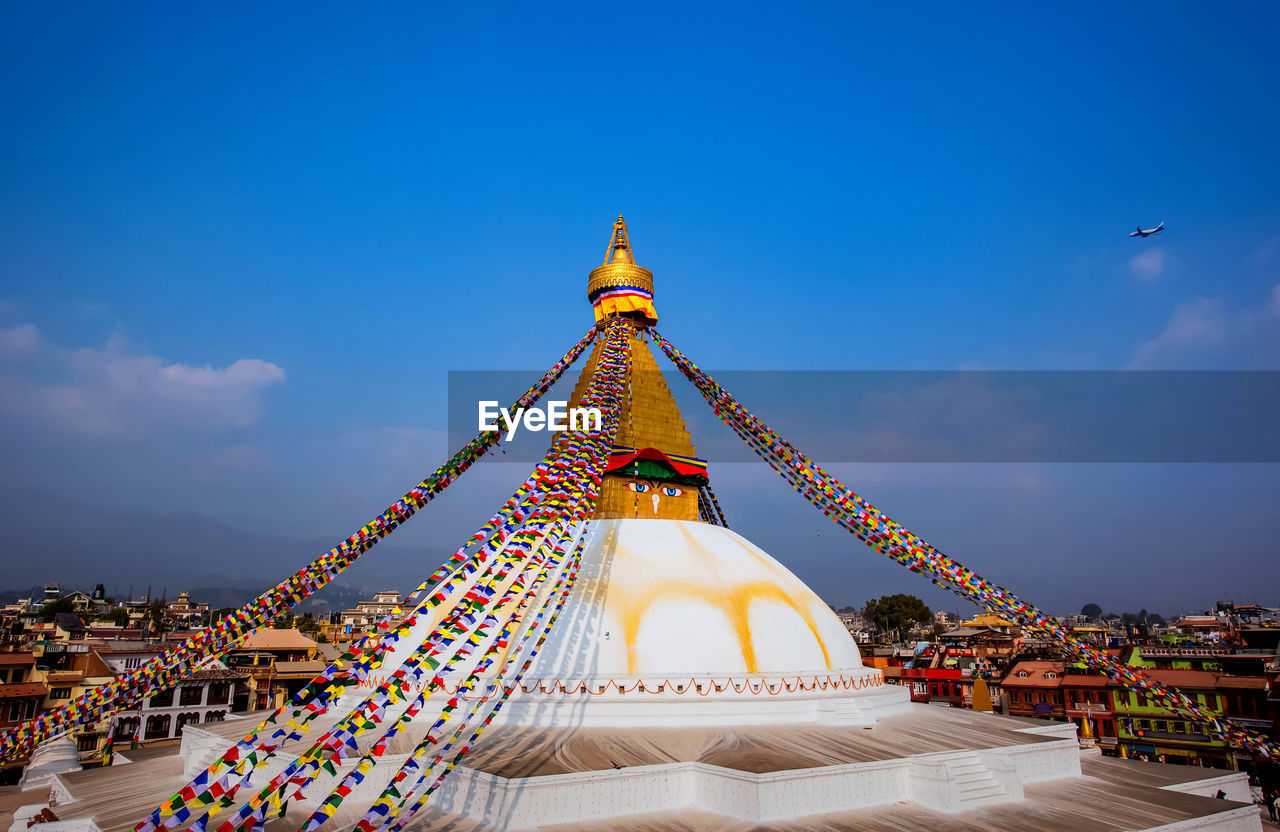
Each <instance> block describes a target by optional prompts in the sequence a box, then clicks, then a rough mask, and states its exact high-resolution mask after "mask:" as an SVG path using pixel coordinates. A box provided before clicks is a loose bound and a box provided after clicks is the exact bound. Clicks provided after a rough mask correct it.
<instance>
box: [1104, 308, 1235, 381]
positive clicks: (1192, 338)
mask: <svg viewBox="0 0 1280 832" xmlns="http://www.w3.org/2000/svg"><path fill="white" fill-rule="evenodd" d="M1230 328H1231V321H1230V316H1229V315H1228V313H1227V308H1226V305H1225V304H1224V303H1223V302H1222V301H1221V300H1219V299H1217V298H1196V299H1194V300H1189V301H1187V302H1185V303H1180V304H1178V306H1177V308H1175V309H1174V310H1173V315H1172V316H1170V318H1169V323H1168V324H1166V325H1165V328H1164V331H1163V332H1161V333H1160V334H1159V335H1157V336H1156V337H1155V338H1152V339H1151V340H1150V341H1147V342H1146V343H1144V344H1142V345H1141V346H1140V347H1138V350H1137V352H1135V353H1134V356H1133V360H1132V361H1131V362H1130V364H1129V366H1130V368H1131V369H1143V370H1145V369H1153V368H1160V367H1168V366H1173V365H1177V366H1185V365H1186V364H1187V363H1191V364H1195V363H1198V359H1200V358H1202V357H1203V356H1204V354H1205V353H1206V352H1213V351H1216V350H1217V349H1218V348H1219V347H1221V346H1222V345H1223V343H1224V342H1225V341H1226V340H1227V336H1228V334H1229V332H1230Z"/></svg>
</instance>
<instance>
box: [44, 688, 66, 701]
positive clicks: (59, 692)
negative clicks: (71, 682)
mask: <svg viewBox="0 0 1280 832" xmlns="http://www.w3.org/2000/svg"><path fill="white" fill-rule="evenodd" d="M49 698H50V699H70V698H71V688H49Z"/></svg>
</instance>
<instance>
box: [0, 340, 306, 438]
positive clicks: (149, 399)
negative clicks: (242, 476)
mask: <svg viewBox="0 0 1280 832" xmlns="http://www.w3.org/2000/svg"><path fill="white" fill-rule="evenodd" d="M6 349H10V350H11V351H10V352H9V353H8V354H9V355H13V354H17V351H19V350H25V352H26V353H30V354H38V355H39V357H40V358H41V359H42V362H41V363H42V365H43V366H44V367H45V369H46V370H49V373H48V375H50V376H51V377H50V378H45V377H37V376H34V375H31V374H25V373H22V372H16V371H15V372H12V373H6V374H5V375H6V376H7V377H5V378H3V384H4V387H5V390H6V392H5V396H4V399H3V402H2V403H0V410H3V411H4V412H6V415H7V416H8V417H9V419H10V420H16V421H20V422H24V423H26V426H27V428H28V429H33V430H40V431H55V432H60V433H63V434H73V435H80V436H90V437H118V438H135V439H136V438H141V437H145V436H148V435H150V434H152V433H154V432H155V431H157V430H161V429H165V428H177V429H181V430H190V429H205V430H210V429H212V430H217V429H223V428H229V427H243V426H245V425H248V424H251V423H252V422H254V421H256V420H257V419H258V418H259V417H260V416H261V415H262V410H263V403H262V393H263V390H264V389H265V388H267V387H270V386H271V385H273V384H278V383H280V382H282V381H284V377H285V372H284V370H283V369H282V368H281V367H279V366H277V365H275V364H272V363H271V362H269V361H263V360H261V359H257V358H241V359H239V360H238V361H235V362H233V363H232V364H230V365H229V366H227V367H224V368H215V367H213V366H212V365H209V364H206V365H204V366H203V367H195V366H191V365H187V364H176V363H166V362H165V361H164V359H162V358H160V357H158V356H154V355H137V354H133V353H131V352H130V351H129V348H128V345H127V343H125V341H124V339H123V338H121V337H119V336H113V337H112V338H111V339H110V340H108V342H107V344H106V345H105V346H104V347H103V348H102V349H93V348H83V349H78V350H69V349H66V348H63V347H60V346H58V345H56V344H51V343H49V342H47V341H45V340H44V339H43V338H41V336H40V333H39V331H38V330H37V329H36V328H35V327H34V326H32V325H30V324H24V325H22V326H18V327H14V328H12V329H8V330H0V356H3V355H5V354H6V352H5V350H6Z"/></svg>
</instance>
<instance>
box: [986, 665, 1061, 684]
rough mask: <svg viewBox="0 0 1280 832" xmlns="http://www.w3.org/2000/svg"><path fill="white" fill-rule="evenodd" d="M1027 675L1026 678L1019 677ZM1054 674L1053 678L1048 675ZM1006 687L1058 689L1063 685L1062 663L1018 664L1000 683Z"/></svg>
mask: <svg viewBox="0 0 1280 832" xmlns="http://www.w3.org/2000/svg"><path fill="white" fill-rule="evenodd" d="M1019 673H1026V674H1027V675H1026V676H1019V675H1018V674H1019ZM1048 673H1054V674H1055V676H1054V677H1053V678H1050V677H1048V676H1047V675H1046V674H1048ZM1000 684H1002V685H1004V686H1005V687H1015V688H1017V687H1057V686H1058V685H1060V684H1062V662H1040V661H1028V662H1018V663H1017V664H1015V665H1014V666H1013V667H1011V668H1010V669H1009V672H1008V673H1006V674H1005V677H1004V680H1003V681H1002V682H1001V683H1000Z"/></svg>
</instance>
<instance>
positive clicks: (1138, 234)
mask: <svg viewBox="0 0 1280 832" xmlns="http://www.w3.org/2000/svg"><path fill="white" fill-rule="evenodd" d="M1161 231H1164V220H1161V221H1160V224H1159V225H1157V226H1156V227H1155V228H1147V229H1144V228H1143V227H1142V226H1138V230H1137V231H1130V232H1129V236H1130V237H1150V236H1151V235H1152V234H1159V233H1160V232H1161Z"/></svg>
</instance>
